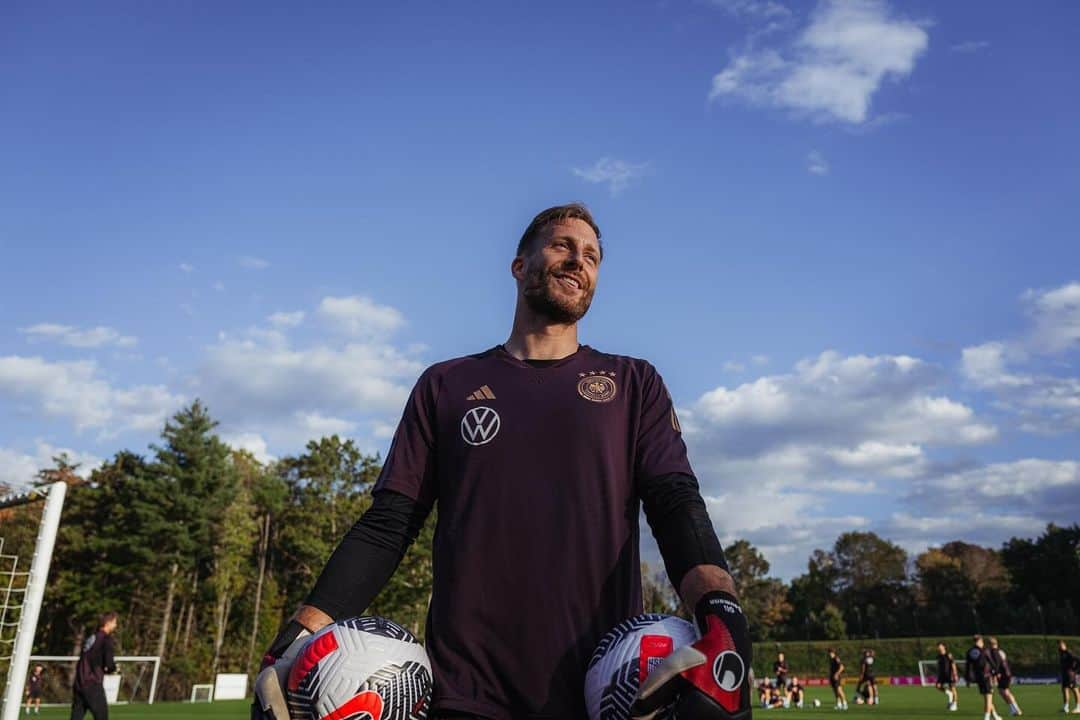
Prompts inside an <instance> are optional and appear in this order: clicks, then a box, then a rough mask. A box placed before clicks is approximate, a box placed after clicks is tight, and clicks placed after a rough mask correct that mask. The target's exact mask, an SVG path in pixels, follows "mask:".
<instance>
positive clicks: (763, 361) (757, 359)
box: [750, 355, 769, 365]
mask: <svg viewBox="0 0 1080 720" xmlns="http://www.w3.org/2000/svg"><path fill="white" fill-rule="evenodd" d="M750 361H751V362H753V363H754V364H755V365H768V364H769V356H768V355H754V356H753V357H752V358H750Z"/></svg>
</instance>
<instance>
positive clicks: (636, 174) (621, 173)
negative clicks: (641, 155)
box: [574, 157, 648, 197]
mask: <svg viewBox="0 0 1080 720" xmlns="http://www.w3.org/2000/svg"><path fill="white" fill-rule="evenodd" d="M647 168H648V164H647V163H642V164H640V165H635V164H633V163H628V162H626V161H624V160H615V159H613V158H608V157H603V158H600V159H599V160H597V161H596V162H595V163H593V164H592V166H591V167H587V168H574V174H575V175H577V176H578V177H579V178H582V179H583V180H586V181H587V182H591V183H595V184H601V185H603V184H606V185H607V186H608V191H609V192H610V193H611V196H612V197H615V196H617V195H619V194H620V193H621V192H622V191H623V190H625V189H626V188H627V186H629V185H630V183H631V182H632V181H634V180H637V179H638V178H640V177H642V176H643V175H644V174H645V172H646V170H647Z"/></svg>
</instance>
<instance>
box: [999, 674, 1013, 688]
mask: <svg viewBox="0 0 1080 720" xmlns="http://www.w3.org/2000/svg"><path fill="white" fill-rule="evenodd" d="M1010 685H1012V678H1011V677H1009V676H1008V675H998V690H1008V689H1009V686H1010Z"/></svg>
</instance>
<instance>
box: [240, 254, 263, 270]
mask: <svg viewBox="0 0 1080 720" xmlns="http://www.w3.org/2000/svg"><path fill="white" fill-rule="evenodd" d="M239 262H240V267H243V268H247V269H248V270H265V269H266V268H268V267H270V261H269V260H264V259H263V258H260V257H255V256H253V255H243V256H241V257H240V258H239Z"/></svg>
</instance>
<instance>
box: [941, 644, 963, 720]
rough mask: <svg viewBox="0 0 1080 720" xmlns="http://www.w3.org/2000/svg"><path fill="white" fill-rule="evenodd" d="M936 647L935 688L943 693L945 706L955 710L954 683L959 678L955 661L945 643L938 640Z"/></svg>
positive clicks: (956, 706)
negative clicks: (945, 700) (945, 699)
mask: <svg viewBox="0 0 1080 720" xmlns="http://www.w3.org/2000/svg"><path fill="white" fill-rule="evenodd" d="M937 649H938V657H937V689H938V690H940V691H941V692H943V693H945V697H946V698H947V702H946V704H945V706H946V707H947V708H948V709H949V710H952V711H954V712H955V711H956V709H957V708H958V707H959V705H958V704H957V695H958V693H957V692H956V683H957V680H958V679H959V678H958V677H957V673H956V661H955V660H953V656H952V653H950V652H949V649H948V647H946V645H945V643H943V642H939V643H938V645H937Z"/></svg>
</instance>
